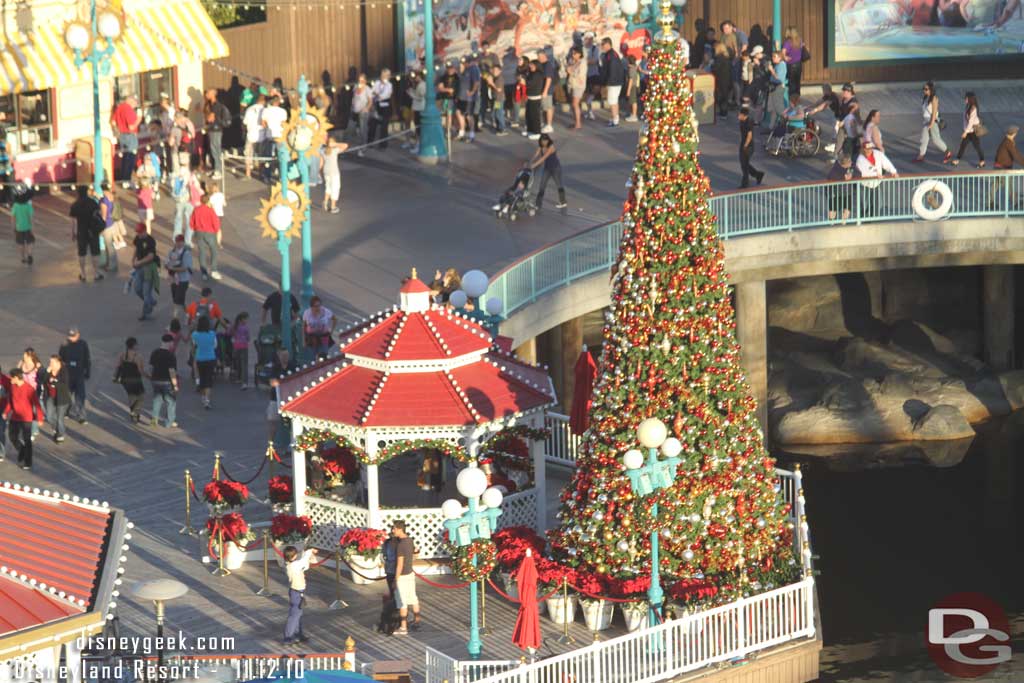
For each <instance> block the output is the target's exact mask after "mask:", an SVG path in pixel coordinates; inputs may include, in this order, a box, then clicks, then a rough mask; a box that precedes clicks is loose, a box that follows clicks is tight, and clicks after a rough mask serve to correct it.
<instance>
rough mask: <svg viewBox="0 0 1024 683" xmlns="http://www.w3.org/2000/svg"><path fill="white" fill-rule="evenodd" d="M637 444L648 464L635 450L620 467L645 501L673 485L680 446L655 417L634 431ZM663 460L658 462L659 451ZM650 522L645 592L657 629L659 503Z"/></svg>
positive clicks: (660, 600)
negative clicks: (624, 468)
mask: <svg viewBox="0 0 1024 683" xmlns="http://www.w3.org/2000/svg"><path fill="white" fill-rule="evenodd" d="M636 435H637V438H638V439H639V441H640V445H641V446H643V447H644V448H646V449H648V450H647V462H646V464H645V463H644V454H643V453H642V452H641V451H639V450H636V449H632V450H629V451H626V453H625V454H624V455H623V457H622V464H623V465H625V466H626V475H627V476H628V477H629V485H630V488H631V489H632V490H633V494H634V495H636V497H637V498H640V499H643V498H647V497H648V496H650V495H651V494H653V493H655V492H656V491H661V490H662V489H666V488H668V487H670V486H672V483H673V482H674V481H675V478H676V468H677V467H678V466H679V462H680V459H679V454H680V453H681V452H682V450H683V445H682V444H681V443H680V442H679V439H677V438H675V437H669V438H666V437H668V428H667V427H666V426H665V423H664V422H662V421H661V420H659V419H657V418H654V417H652V418H648V419H646V420H644V421H643V422H641V423H640V425H639V426H638V427H637V430H636ZM659 448H660V449H661V454H662V455H664V456H665V458H664V459H662V460H659V459H658V450H659ZM650 507H651V519H652V520H655V523H654V526H653V528H652V529H651V587H650V588H649V589H648V591H647V601H648V603H650V613H649V617H650V622H649V623H650V625H651V626H656V625H657V624H658V621H659V616H658V615H659V614H660V612H661V605H662V603H663V602H664V601H665V592H664V591H663V590H662V589H661V563H660V559H659V556H658V550H659V546H658V539H659V536H658V532H659V529H658V524H657V521H656V520H657V519H658V503H657V501H654V502H652V503H651V505H650Z"/></svg>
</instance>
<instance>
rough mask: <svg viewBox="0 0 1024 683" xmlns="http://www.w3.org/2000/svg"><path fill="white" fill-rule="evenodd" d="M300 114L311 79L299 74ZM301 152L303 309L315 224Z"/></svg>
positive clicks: (306, 305) (302, 152)
mask: <svg viewBox="0 0 1024 683" xmlns="http://www.w3.org/2000/svg"><path fill="white" fill-rule="evenodd" d="M298 93H299V116H300V117H301V118H302V119H303V120H305V119H306V113H307V112H306V95H308V94H309V81H307V80H306V77H305V76H299V88H298ZM295 151H296V152H299V178H300V179H301V180H302V191H303V192H304V193H305V194H306V211H305V215H304V216H303V217H302V310H306V309H307V308H309V300H310V299H312V298H313V226H312V224H311V222H310V210H309V159H308V158H307V155H306V154H305V151H306V150H300V149H298V148H296V150H295Z"/></svg>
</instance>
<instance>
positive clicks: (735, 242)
mask: <svg viewBox="0 0 1024 683" xmlns="http://www.w3.org/2000/svg"><path fill="white" fill-rule="evenodd" d="M928 179H929V178H928V177H927V176H917V177H914V176H911V177H900V178H897V179H892V180H887V181H884V182H883V184H882V185H881V186H880V187H878V188H877V189H873V188H867V187H865V186H863V185H862V184H861V183H858V182H856V181H854V182H853V183H851V185H852V187H850V188H849V190H850V191H851V192H852V193H853V197H854V200H855V201H854V212H853V216H852V218H851V219H849V220H847V221H846V223H845V224H842V223H838V222H836V221H829V220H828V210H827V205H826V200H827V197H828V196H829V192H830V191H832V190H834V188H835V187H837V185H831V186H830V185H828V184H821V183H811V184H802V185H797V186H791V187H784V188H774V189H767V190H760V191H754V192H740V193H731V194H725V195H720V196H718V197H715V198H714V199H713V200H712V202H711V204H712V210H713V211H714V212H715V213H716V215H717V216H718V217H719V232H720V234H722V235H723V237H724V238H725V255H726V268H727V271H728V273H729V277H730V281H731V282H732V284H733V285H734V287H735V289H734V291H735V305H736V311H737V321H736V322H737V336H738V338H739V342H740V345H741V347H742V358H743V365H744V369H745V371H746V375H747V378H748V380H749V382H750V385H751V389H752V391H753V392H754V396H755V398H757V400H758V406H759V415H758V417H759V419H760V420H761V423H762V425H764V426H766V427H767V394H768V363H767V343H766V340H767V301H766V297H765V284H766V282H768V281H770V280H775V279H781V278H797V277H806V276H813V275H829V274H840V273H872V272H877V271H882V270H888V269H907V268H934V267H941V266H980V267H982V270H983V295H982V301H980V302H978V303H979V306H982V307H983V309H984V310H983V320H984V331H983V338H984V355H985V360H986V361H987V362H988V363H989V364H990V365H991V366H993V367H994V368H995V369H1005V368H1008V367H1012V366H1013V365H1014V358H1013V348H1014V345H1013V341H1014V325H1015V320H1014V310H1015V306H1014V280H1013V268H1012V265H1013V264H1018V263H1024V208H1019V207H1020V206H1021V205H1020V204H1019V203H1018V201H1017V197H1024V194H1021V190H1022V187H1021V185H1022V184H1024V175H1022V174H1018V173H1002V174H981V173H973V174H969V175H963V176H952V177H950V176H939V177H938V178H937V179H938V180H942V181H944V182H945V183H946V184H947V186H949V187H950V188H951V191H952V195H953V200H952V207H951V210H950V212H949V214H948V216H947V217H946V218H945V219H943V220H939V221H922V220H919V219H917V217H916V216H915V214H914V211H913V207H912V196H913V193H914V191H915V190H916V188H917V187H918V186H920V184H921V183H922V182H924V181H926V180H928ZM869 193H876V194H875V195H874V196H872V195H869ZM869 206H870V208H871V209H872V211H871V213H870V214H869V213H868V211H866V210H864V209H866V208H868V207H869ZM621 234H622V226H621V225H620V224H617V223H612V224H605V225H599V226H596V227H595V228H591V229H589V230H586V231H584V232H581V233H579V234H577V235H575V236H573V237H570V238H568V239H566V240H562V241H560V242H556V243H554V244H552V245H549V246H547V247H544V248H542V249H540V250H538V251H536V252H534V253H533V254H530V255H528V256H526V257H524V258H523V259H521V260H519V261H517V262H516V263H514V264H512V265H511V266H509V267H508V268H506V269H505V270H504V271H502V272H501V273H499V274H498V276H496V277H495V278H494V280H493V281H492V284H491V288H490V289H489V294H491V295H494V296H501V297H502V300H503V302H504V303H505V309H506V319H505V321H504V322H503V323H502V324H501V332H502V334H504V335H507V336H510V337H512V338H513V339H514V344H515V345H516V348H517V352H518V353H519V354H520V355H522V356H524V357H526V358H528V359H531V360H536V359H537V356H538V351H537V338H538V337H539V336H540V335H541V334H543V333H549V334H548V339H549V342H550V343H549V344H548V348H547V354H546V355H547V356H548V359H549V360H553V361H554V362H553V363H552V365H553V366H554V367H553V378H554V381H555V384H556V389H558V392H559V396H560V397H561V399H562V401H563V405H566V404H567V402H568V401H569V400H570V399H571V396H572V393H573V384H574V381H573V372H572V369H573V365H574V363H575V361H576V358H577V357H578V355H579V353H580V349H581V345H582V343H583V319H584V316H585V315H586V314H588V313H591V312H593V311H597V310H601V309H604V308H605V307H607V306H608V305H609V304H610V274H611V266H612V263H614V261H615V260H616V256H617V253H618V244H619V240H620V238H621ZM871 296H872V297H873V298H874V297H879V298H880V296H881V293H880V289H875V290H874V291H872V293H871ZM872 307H873V308H874V307H875V306H874V303H873V304H872ZM555 330H557V332H555Z"/></svg>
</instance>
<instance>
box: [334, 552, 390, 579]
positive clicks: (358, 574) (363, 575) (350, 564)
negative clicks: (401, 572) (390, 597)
mask: <svg viewBox="0 0 1024 683" xmlns="http://www.w3.org/2000/svg"><path fill="white" fill-rule="evenodd" d="M341 561H342V562H344V563H345V566H346V567H348V568H349V569H350V570H352V573H353V574H356V575H357V576H360V577H362V578H363V579H365V580H366V581H384V580H385V579H387V578H388V577H387V576H373V577H370V576H367V575H366V574H363V573H362V572H360V571H359V570H358V569H356V568H355V567H353V566H352V563H350V562H349V561H348V558H346V557H345V554H344V553H342V555H341Z"/></svg>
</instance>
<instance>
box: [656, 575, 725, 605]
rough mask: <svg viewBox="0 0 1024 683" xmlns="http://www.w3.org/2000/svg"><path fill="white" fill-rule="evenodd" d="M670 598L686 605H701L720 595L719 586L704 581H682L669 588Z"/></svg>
mask: <svg viewBox="0 0 1024 683" xmlns="http://www.w3.org/2000/svg"><path fill="white" fill-rule="evenodd" d="M666 593H668V595H669V597H671V598H673V599H675V600H678V601H679V602H682V603H684V604H688V603H694V602H696V603H700V602H703V601H705V600H707V599H709V598H713V597H714V596H715V595H717V594H718V586H716V585H714V584H711V583H708V582H707V581H705V580H704V579H680V580H679V581H677V582H676V583H674V584H672V585H671V586H669V589H668V590H667V591H666Z"/></svg>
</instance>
